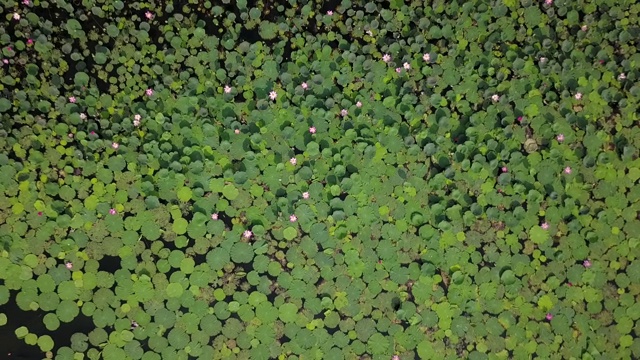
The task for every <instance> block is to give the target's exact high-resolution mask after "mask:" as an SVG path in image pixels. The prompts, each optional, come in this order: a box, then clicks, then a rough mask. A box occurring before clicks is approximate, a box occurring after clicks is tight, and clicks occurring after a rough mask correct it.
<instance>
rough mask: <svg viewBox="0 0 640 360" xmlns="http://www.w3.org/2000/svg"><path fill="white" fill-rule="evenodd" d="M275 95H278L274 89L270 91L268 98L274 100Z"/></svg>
mask: <svg viewBox="0 0 640 360" xmlns="http://www.w3.org/2000/svg"><path fill="white" fill-rule="evenodd" d="M277 97H278V93H277V92H275V90H274V91H271V92H270V93H269V98H270V99H271V100H275V99H276V98H277Z"/></svg>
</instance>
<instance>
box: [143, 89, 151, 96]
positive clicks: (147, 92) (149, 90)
mask: <svg viewBox="0 0 640 360" xmlns="http://www.w3.org/2000/svg"><path fill="white" fill-rule="evenodd" d="M144 93H145V94H147V96H151V95H153V89H151V88H149V89H147V90H145V92H144Z"/></svg>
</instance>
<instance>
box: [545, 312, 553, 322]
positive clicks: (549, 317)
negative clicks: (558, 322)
mask: <svg viewBox="0 0 640 360" xmlns="http://www.w3.org/2000/svg"><path fill="white" fill-rule="evenodd" d="M545 318H546V319H547V320H548V321H551V319H553V315H551V313H547V316H545Z"/></svg>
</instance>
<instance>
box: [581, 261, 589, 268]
mask: <svg viewBox="0 0 640 360" xmlns="http://www.w3.org/2000/svg"><path fill="white" fill-rule="evenodd" d="M582 265H584V267H586V268H590V267H591V260H589V259H587V260H585V261H583V262H582Z"/></svg>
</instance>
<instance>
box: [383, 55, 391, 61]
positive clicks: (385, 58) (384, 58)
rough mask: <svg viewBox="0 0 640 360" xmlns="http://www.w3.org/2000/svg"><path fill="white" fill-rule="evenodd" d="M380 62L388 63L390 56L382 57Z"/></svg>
mask: <svg viewBox="0 0 640 360" xmlns="http://www.w3.org/2000/svg"><path fill="white" fill-rule="evenodd" d="M382 61H384V62H386V63H388V62H389V61H391V55H389V54H384V55H382Z"/></svg>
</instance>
